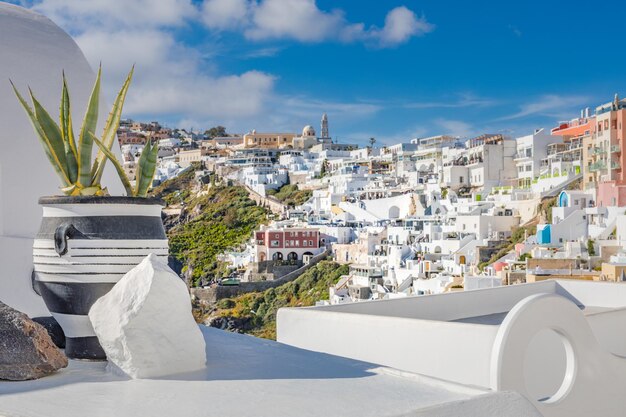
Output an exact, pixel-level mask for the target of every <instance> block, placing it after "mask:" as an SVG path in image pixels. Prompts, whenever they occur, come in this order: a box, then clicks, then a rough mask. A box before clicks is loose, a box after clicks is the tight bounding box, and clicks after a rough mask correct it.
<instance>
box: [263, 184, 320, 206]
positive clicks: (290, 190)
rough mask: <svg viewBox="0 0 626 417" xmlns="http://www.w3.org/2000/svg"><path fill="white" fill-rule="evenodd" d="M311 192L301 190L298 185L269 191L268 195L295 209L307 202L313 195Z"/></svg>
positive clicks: (284, 186)
mask: <svg viewBox="0 0 626 417" xmlns="http://www.w3.org/2000/svg"><path fill="white" fill-rule="evenodd" d="M312 194H313V193H312V191H311V190H300V189H298V186H297V185H296V184H287V185H283V186H282V187H280V189H278V190H267V195H270V196H272V197H274V198H275V199H277V200H279V201H280V202H281V203H283V204H285V205H286V206H290V207H295V206H299V205H302V204H304V203H306V202H307V200H308V199H309V198H311V195H312Z"/></svg>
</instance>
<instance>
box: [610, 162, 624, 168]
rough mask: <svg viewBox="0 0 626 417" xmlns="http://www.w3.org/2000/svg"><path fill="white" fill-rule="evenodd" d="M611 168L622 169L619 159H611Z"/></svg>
mask: <svg viewBox="0 0 626 417" xmlns="http://www.w3.org/2000/svg"><path fill="white" fill-rule="evenodd" d="M611 169H622V166H621V165H620V163H619V162H617V161H611Z"/></svg>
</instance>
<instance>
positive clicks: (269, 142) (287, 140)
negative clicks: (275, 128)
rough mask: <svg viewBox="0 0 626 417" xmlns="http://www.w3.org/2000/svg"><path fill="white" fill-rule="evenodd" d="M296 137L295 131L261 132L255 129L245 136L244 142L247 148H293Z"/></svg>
mask: <svg viewBox="0 0 626 417" xmlns="http://www.w3.org/2000/svg"><path fill="white" fill-rule="evenodd" d="M295 137H296V134H295V133H259V132H257V131H256V130H253V131H252V132H250V133H246V134H245V135H244V136H243V143H244V146H245V147H246V148H265V149H282V148H289V147H291V148H293V139H294V138H295Z"/></svg>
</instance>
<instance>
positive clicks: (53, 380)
mask: <svg viewBox="0 0 626 417" xmlns="http://www.w3.org/2000/svg"><path fill="white" fill-rule="evenodd" d="M201 329H202V332H203V334H204V337H205V340H206V345H207V362H208V369H207V370H206V371H205V372H199V373H193V374H185V375H179V376H178V377H171V378H168V379H159V380H156V379H154V380H148V379H144V380H129V379H126V378H125V377H118V376H115V375H112V374H110V373H108V372H107V371H106V370H105V363H102V362H81V361H71V362H70V366H69V367H68V368H66V369H63V370H61V371H59V372H58V373H57V374H54V375H52V376H48V377H45V378H43V379H40V380H36V381H27V382H0V396H1V399H2V401H0V415H7V416H20V417H30V416H64V417H74V416H76V417H83V416H85V415H90V416H107V417H110V416H113V415H114V416H116V417H126V416H129V417H130V416H132V417H135V416H138V415H149V416H154V417H158V416H181V417H185V416H193V417H197V416H201V415H215V416H220V417H228V416H238V417H241V416H272V417H274V416H281V417H287V416H299V417H304V416H319V415H324V416H344V417H349V416H358V417H367V416H385V415H387V416H399V415H409V414H410V415H412V416H418V415H419V416H431V415H432V416H434V415H437V416H455V415H465V416H472V415H476V416H490V415H492V416H496V415H497V416H506V415H511V416H513V415H515V416H535V415H538V414H536V412H535V411H534V409H533V408H532V406H530V404H529V403H528V402H527V401H526V400H524V399H522V398H521V397H520V396H519V395H518V394H515V393H510V392H502V393H494V392H490V391H488V390H484V389H477V388H470V387H467V386H463V385H459V384H453V383H448V382H443V381H440V380H436V379H433V378H428V377H424V376H420V375H416V374H412V373H409V372H402V371H398V370H394V369H391V368H386V367H381V366H379V365H373V364H369V363H365V362H360V361H356V360H352V359H346V358H340V357H337V356H332V355H327V354H323V353H316V352H311V351H306V350H302V349H298V348H294V347H291V346H287V345H283V344H280V343H276V342H272V341H268V340H263V339H257V338H254V337H250V336H245V335H240V334H235V333H228V332H225V331H221V330H217V329H213V328H209V327H204V326H201ZM86 407H89V408H88V409H89V413H88V414H86V411H85V410H86Z"/></svg>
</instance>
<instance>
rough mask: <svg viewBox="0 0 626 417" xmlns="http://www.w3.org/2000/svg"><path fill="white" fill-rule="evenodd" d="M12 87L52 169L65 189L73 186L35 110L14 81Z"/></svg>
mask: <svg viewBox="0 0 626 417" xmlns="http://www.w3.org/2000/svg"><path fill="white" fill-rule="evenodd" d="M11 86H12V87H13V91H14V92H15V95H16V96H17V99H18V100H19V102H20V104H21V105H22V107H23V108H24V111H25V112H26V114H27V115H28V119H29V120H30V122H31V124H32V125H33V128H34V129H35V133H36V134H37V138H38V139H39V141H40V142H41V144H42V146H43V149H44V152H45V154H46V156H47V157H48V159H49V160H50V163H51V164H52V167H53V168H54V170H55V172H56V173H57V175H58V176H59V177H60V178H61V181H62V184H63V186H64V187H69V186H71V185H72V183H71V181H70V180H69V178H68V176H67V173H66V172H65V170H64V165H63V164H62V163H61V161H60V159H59V156H58V155H57V154H56V152H55V148H54V147H53V146H52V144H51V143H50V140H49V138H48V137H47V136H46V133H45V131H44V130H43V128H42V127H41V124H40V123H39V120H38V119H37V117H36V116H35V113H34V111H33V109H32V108H31V107H30V106H29V105H28V103H27V102H26V100H24V97H22V95H21V94H20V93H19V91H17V88H16V87H15V84H13V82H12V81H11Z"/></svg>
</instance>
